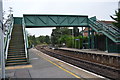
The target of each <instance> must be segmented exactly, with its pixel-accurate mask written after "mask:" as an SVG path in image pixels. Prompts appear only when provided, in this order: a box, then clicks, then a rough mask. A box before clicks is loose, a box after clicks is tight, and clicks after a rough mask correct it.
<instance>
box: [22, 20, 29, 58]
mask: <svg viewBox="0 0 120 80" xmlns="http://www.w3.org/2000/svg"><path fill="white" fill-rule="evenodd" d="M22 27H23V36H24V43H25V54H26V58H27V59H28V50H27V49H28V40H27V33H26V30H25V25H24V21H23V20H22Z"/></svg>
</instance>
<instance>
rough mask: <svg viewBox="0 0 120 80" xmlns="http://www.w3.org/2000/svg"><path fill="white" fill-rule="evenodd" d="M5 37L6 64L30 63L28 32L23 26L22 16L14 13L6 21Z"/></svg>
mask: <svg viewBox="0 0 120 80" xmlns="http://www.w3.org/2000/svg"><path fill="white" fill-rule="evenodd" d="M5 26H6V27H7V32H6V37H5V55H6V66H13V65H21V64H27V63H28V51H27V46H26V42H27V39H26V32H25V29H24V27H23V26H22V18H20V17H13V16H12V15H11V16H10V17H9V19H8V20H7V21H6V25H5Z"/></svg>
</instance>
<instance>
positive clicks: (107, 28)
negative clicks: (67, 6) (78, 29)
mask: <svg viewBox="0 0 120 80" xmlns="http://www.w3.org/2000/svg"><path fill="white" fill-rule="evenodd" d="M88 21H89V25H90V26H91V27H92V28H94V29H96V30H97V31H98V32H104V33H106V34H108V35H109V36H112V37H114V39H115V41H117V40H118V39H120V30H119V29H118V28H116V27H114V26H113V25H106V24H104V23H102V22H98V21H93V20H92V19H89V20H88Z"/></svg>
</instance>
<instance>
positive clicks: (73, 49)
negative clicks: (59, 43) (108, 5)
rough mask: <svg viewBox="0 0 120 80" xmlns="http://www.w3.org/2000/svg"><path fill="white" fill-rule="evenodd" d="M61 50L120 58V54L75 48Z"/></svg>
mask: <svg viewBox="0 0 120 80" xmlns="http://www.w3.org/2000/svg"><path fill="white" fill-rule="evenodd" d="M59 49H61V50H68V51H76V52H83V53H91V54H96V55H97V54H98V55H107V56H120V53H108V52H105V51H99V50H95V49H75V48H59Z"/></svg>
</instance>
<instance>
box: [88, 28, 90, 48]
mask: <svg viewBox="0 0 120 80" xmlns="http://www.w3.org/2000/svg"><path fill="white" fill-rule="evenodd" d="M90 45H91V41H90V27H88V48H89V49H90V48H91V47H90Z"/></svg>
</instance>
